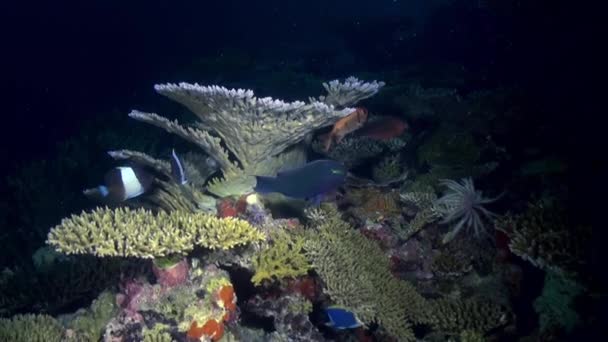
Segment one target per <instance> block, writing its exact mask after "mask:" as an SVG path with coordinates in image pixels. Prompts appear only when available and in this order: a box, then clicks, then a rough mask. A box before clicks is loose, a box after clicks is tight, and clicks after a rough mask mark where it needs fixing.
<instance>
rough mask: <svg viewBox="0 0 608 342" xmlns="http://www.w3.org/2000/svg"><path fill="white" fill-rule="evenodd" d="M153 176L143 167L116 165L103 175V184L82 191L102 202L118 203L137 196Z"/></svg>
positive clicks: (150, 183)
mask: <svg viewBox="0 0 608 342" xmlns="http://www.w3.org/2000/svg"><path fill="white" fill-rule="evenodd" d="M153 180H154V176H153V175H152V174H151V173H150V172H148V171H147V170H146V169H144V168H143V167H139V166H117V167H115V168H112V169H111V170H110V171H108V172H107V173H106V174H105V176H104V184H102V185H99V186H97V187H95V188H91V189H86V190H84V191H83V193H84V194H85V195H86V196H87V197H90V198H93V199H96V200H101V201H104V202H111V203H119V202H123V201H126V200H128V199H131V198H135V197H138V196H140V195H142V194H143V193H145V192H146V191H148V190H149V189H150V187H151V186H152V182H153Z"/></svg>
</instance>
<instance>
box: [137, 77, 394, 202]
mask: <svg viewBox="0 0 608 342" xmlns="http://www.w3.org/2000/svg"><path fill="white" fill-rule="evenodd" d="M383 85H384V84H383V83H382V82H380V83H379V82H372V83H365V82H361V81H359V80H357V79H355V78H348V79H347V81H346V82H344V83H340V82H338V81H332V82H330V83H329V85H327V86H326V88H327V89H328V91H329V94H328V95H327V97H325V98H323V99H324V100H325V101H327V103H330V104H327V103H324V102H320V101H317V100H311V101H309V102H302V101H295V102H284V101H281V100H274V99H272V98H270V97H265V98H257V97H255V96H254V94H253V91H251V90H243V89H238V90H236V89H230V90H229V89H226V88H224V87H219V86H201V85H198V84H189V83H180V84H160V85H156V86H155V89H156V91H157V92H158V93H160V94H162V95H165V96H167V97H169V98H171V99H172V100H175V101H177V102H179V103H181V104H183V105H184V106H186V107H187V108H188V109H190V110H191V111H192V112H193V113H194V114H195V115H196V116H197V118H198V122H197V123H196V124H195V125H192V126H183V125H181V124H180V123H178V122H177V121H171V120H169V119H167V118H164V117H162V116H160V115H157V114H154V113H144V112H141V111H137V110H134V111H132V112H131V113H130V114H129V116H130V117H131V118H134V119H136V120H139V121H143V122H146V123H149V124H152V125H155V126H158V127H161V128H163V129H164V130H166V131H168V132H171V133H174V134H177V135H179V136H180V137H182V138H184V139H186V140H188V141H190V142H192V143H194V144H196V145H198V146H199V147H200V148H201V149H203V150H204V151H205V152H206V153H207V154H209V155H210V156H211V157H213V158H214V159H215V160H216V161H217V163H218V164H219V167H220V169H221V170H222V171H223V177H224V179H223V180H221V181H220V182H222V183H224V182H226V183H227V184H229V188H231V187H234V186H236V187H235V189H234V191H227V190H226V189H217V191H216V192H217V193H218V196H225V195H231V194H232V192H235V193H234V194H238V193H242V192H244V191H246V190H247V188H251V187H252V186H253V184H252V181H251V180H250V177H246V176H247V175H252V174H258V175H260V174H273V173H276V172H277V171H279V169H280V168H281V167H283V166H284V165H281V163H282V162H284V160H282V159H284V158H282V157H280V156H279V154H281V153H282V152H284V151H286V150H287V149H288V148H290V147H293V146H294V145H296V144H297V143H299V142H300V141H302V140H303V139H305V138H306V137H307V136H308V135H309V134H310V133H312V132H313V131H314V130H316V129H318V128H321V127H324V126H328V125H331V124H332V123H334V122H335V121H336V120H338V119H339V118H341V117H343V116H345V115H347V114H349V113H351V112H352V109H351V108H344V109H341V110H336V109H334V104H336V105H341V106H346V105H350V104H354V103H356V102H357V101H360V100H362V99H365V98H367V97H370V96H372V95H374V94H375V93H377V92H378V90H379V89H380V88H381V87H382V86H383ZM224 146H225V147H224ZM292 153H293V151H292ZM230 155H232V156H234V157H235V158H236V161H237V162H234V161H233V160H232V159H231V158H230ZM277 158H278V159H277ZM287 159H288V160H292V159H293V158H292V157H289V158H287ZM296 159H301V158H296ZM270 165H273V166H274V168H275V169H274V170H272V169H269V166H270ZM261 171H265V172H261ZM243 178H245V179H243ZM235 179H236V185H233V184H232V182H233V181H235ZM216 183H217V181H216ZM214 188H221V186H218V185H217V184H215V187H210V189H209V191H212V192H213V191H214Z"/></svg>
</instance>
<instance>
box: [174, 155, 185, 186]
mask: <svg viewBox="0 0 608 342" xmlns="http://www.w3.org/2000/svg"><path fill="white" fill-rule="evenodd" d="M171 175H172V176H173V180H175V181H176V182H178V183H179V184H182V185H184V184H186V183H188V178H187V177H186V171H185V169H184V165H183V164H182V162H181V160H180V159H179V157H178V156H177V153H175V149H171Z"/></svg>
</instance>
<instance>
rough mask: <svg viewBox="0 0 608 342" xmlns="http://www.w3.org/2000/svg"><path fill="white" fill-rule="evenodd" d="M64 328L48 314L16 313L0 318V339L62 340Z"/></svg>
mask: <svg viewBox="0 0 608 342" xmlns="http://www.w3.org/2000/svg"><path fill="white" fill-rule="evenodd" d="M63 333H64V330H63V327H62V326H61V324H59V322H57V320H55V319H54V318H53V317H51V316H48V315H29V314H28V315H16V316H14V317H12V318H10V319H7V318H0V341H10V342H60V341H62V336H63Z"/></svg>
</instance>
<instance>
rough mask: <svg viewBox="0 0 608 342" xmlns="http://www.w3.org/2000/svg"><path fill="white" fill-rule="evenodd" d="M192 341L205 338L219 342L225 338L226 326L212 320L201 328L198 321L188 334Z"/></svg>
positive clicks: (193, 324) (191, 326) (192, 325)
mask: <svg viewBox="0 0 608 342" xmlns="http://www.w3.org/2000/svg"><path fill="white" fill-rule="evenodd" d="M187 336H188V338H190V339H200V338H201V337H203V336H207V337H210V338H211V340H212V341H214V342H215V341H219V340H220V339H221V338H222V336H224V325H223V324H221V323H218V322H217V321H216V320H214V319H210V320H208V321H207V323H205V324H204V325H203V326H201V327H199V326H198V323H197V322H196V321H194V322H192V324H191V325H190V329H189V330H188V334H187Z"/></svg>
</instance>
